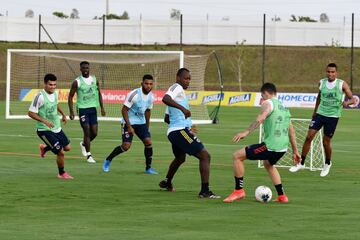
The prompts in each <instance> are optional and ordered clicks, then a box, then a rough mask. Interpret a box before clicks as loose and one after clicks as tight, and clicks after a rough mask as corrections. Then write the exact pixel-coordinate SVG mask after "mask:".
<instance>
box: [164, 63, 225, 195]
mask: <svg viewBox="0 0 360 240" xmlns="http://www.w3.org/2000/svg"><path fill="white" fill-rule="evenodd" d="M190 80H191V75H190V71H189V70H188V69H186V68H180V69H179V70H178V72H177V74H176V83H175V84H173V85H172V86H171V87H170V88H169V89H168V91H167V92H166V94H165V96H164V97H163V99H162V101H163V103H165V104H166V105H167V106H168V119H167V120H166V121H167V122H168V123H169V129H168V131H167V135H168V139H169V141H170V142H171V145H172V151H173V154H174V156H175V159H174V160H173V161H172V163H171V164H170V166H169V170H168V172H167V175H166V178H165V179H164V180H163V181H161V182H160V183H159V186H160V188H163V189H166V190H167V191H171V192H173V191H175V189H174V187H173V184H172V179H173V177H174V175H175V173H176V171H177V170H178V168H179V167H180V166H181V164H183V163H184V162H185V159H186V154H189V155H192V156H194V157H196V158H197V159H199V166H200V176H201V190H200V193H199V197H200V198H220V196H218V195H216V194H215V193H213V192H212V191H210V189H209V175H210V154H209V152H208V151H207V150H206V149H205V147H204V145H203V144H202V143H201V142H200V140H199V139H198V138H197V137H196V136H195V135H194V134H193V133H191V132H190V130H189V128H188V127H189V126H190V125H191V119H190V116H191V112H190V107H189V103H188V99H187V98H186V94H185V91H184V89H187V88H188V86H189V84H190ZM165 118H166V117H165Z"/></svg>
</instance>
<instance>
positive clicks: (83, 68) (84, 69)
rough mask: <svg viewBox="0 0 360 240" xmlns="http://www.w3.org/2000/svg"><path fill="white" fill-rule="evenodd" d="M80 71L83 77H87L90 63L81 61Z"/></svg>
mask: <svg viewBox="0 0 360 240" xmlns="http://www.w3.org/2000/svg"><path fill="white" fill-rule="evenodd" d="M80 71H81V74H82V75H83V77H89V74H90V63H89V62H88V61H82V62H81V63H80Z"/></svg>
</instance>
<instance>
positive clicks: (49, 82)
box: [44, 73, 57, 93]
mask: <svg viewBox="0 0 360 240" xmlns="http://www.w3.org/2000/svg"><path fill="white" fill-rule="evenodd" d="M56 80H57V78H56V76H55V75H54V74H51V73H48V74H46V75H45V77H44V90H45V91H46V92H47V93H54V92H55V88H56Z"/></svg>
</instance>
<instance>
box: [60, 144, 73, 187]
mask: <svg viewBox="0 0 360 240" xmlns="http://www.w3.org/2000/svg"><path fill="white" fill-rule="evenodd" d="M69 150H70V146H69V145H67V146H65V147H64V149H61V150H60V151H59V152H58V153H57V155H56V163H57V166H58V170H59V174H58V176H57V177H58V178H60V179H65V180H69V179H74V178H73V177H72V176H70V175H69V174H68V173H67V172H65V169H64V165H65V154H64V151H69Z"/></svg>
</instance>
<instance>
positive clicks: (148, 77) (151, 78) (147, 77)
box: [143, 74, 154, 81]
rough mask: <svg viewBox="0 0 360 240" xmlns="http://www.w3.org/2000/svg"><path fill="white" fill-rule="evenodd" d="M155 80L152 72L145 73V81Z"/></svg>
mask: <svg viewBox="0 0 360 240" xmlns="http://www.w3.org/2000/svg"><path fill="white" fill-rule="evenodd" d="M149 79H150V80H154V78H153V76H151V75H150V74H145V75H144V76H143V81H145V80H149Z"/></svg>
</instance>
